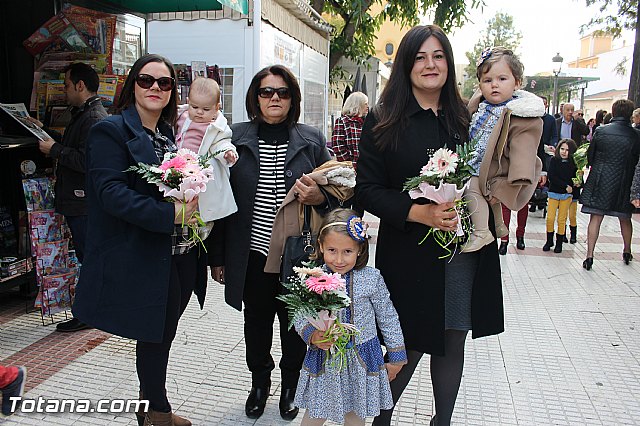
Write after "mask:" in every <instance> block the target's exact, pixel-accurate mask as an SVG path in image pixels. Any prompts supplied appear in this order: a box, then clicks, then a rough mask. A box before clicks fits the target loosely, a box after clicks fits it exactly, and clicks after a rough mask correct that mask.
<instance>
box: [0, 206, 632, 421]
mask: <svg viewBox="0 0 640 426" xmlns="http://www.w3.org/2000/svg"><path fill="white" fill-rule="evenodd" d="M587 222H588V216H585V215H581V214H579V224H578V228H579V231H578V232H579V241H578V243H577V244H575V245H572V244H565V245H564V247H565V249H564V251H563V253H562V254H560V255H556V254H554V253H553V252H551V253H545V252H543V251H542V250H541V247H542V245H543V244H544V241H545V238H546V236H545V228H544V219H543V218H542V216H541V212H536V213H532V214H531V216H530V218H529V222H528V226H527V234H526V243H527V248H526V249H525V250H523V251H521V250H516V249H515V247H514V246H513V244H514V243H515V238H514V237H513V233H514V231H515V215H514V217H513V221H512V224H511V227H512V239H513V240H512V245H510V247H509V253H508V254H507V255H506V256H503V257H501V263H502V271H503V283H504V284H503V287H504V296H505V298H504V304H505V323H506V331H505V332H504V333H503V334H501V335H499V336H493V337H488V338H483V339H478V340H472V339H471V338H469V339H468V341H467V347H466V348H467V350H466V357H465V370H464V377H463V380H462V386H461V389H460V394H459V397H458V402H457V405H456V410H455V412H454V417H453V424H455V425H634V424H640V365H639V361H640V335H639V327H640V324H639V320H640V280H639V279H638V278H639V277H640V274H639V272H640V255H639V256H638V258H637V259H636V260H634V261H632V262H631V265H628V266H627V265H624V263H623V262H622V260H621V254H620V252H621V251H622V242H621V237H620V235H619V227H618V222H617V220H616V219H613V218H605V221H604V222H603V226H602V231H601V234H600V235H601V236H600V239H599V241H598V245H597V250H596V254H595V261H594V266H593V270H592V271H590V272H587V271H585V270H584V269H582V266H581V264H582V260H583V258H584V253H585V252H586V241H585V240H586V224H587ZM638 224H639V222H638V220H637V219H636V218H634V225H635V226H636V227H638ZM375 230H376V229H375V227H374V228H373V233H374V234H375ZM373 241H374V242H375V239H374V240H373ZM634 247H636V248H638V247H640V240H638V239H634ZM372 248H373V249H374V250H375V246H373V247H372ZM425 273H428V271H425ZM276 340H277V339H276ZM279 350H280V348H279V346H278V345H277V344H274V354H275V356H276V358H279ZM244 351H245V347H244V341H243V338H242V314H241V313H240V312H237V311H235V310H234V309H232V308H230V307H228V306H227V305H225V303H224V300H223V288H222V287H221V286H220V285H219V284H217V283H215V282H213V281H211V282H210V285H209V290H208V295H207V301H206V305H205V309H204V310H200V309H199V307H198V305H197V302H196V300H195V298H193V299H192V300H191V304H190V305H189V307H188V308H187V311H186V312H185V314H184V316H183V318H182V320H181V322H180V327H179V329H178V334H177V337H176V340H175V342H174V345H173V349H172V353H171V360H170V363H169V373H168V374H169V378H168V383H167V388H168V393H169V399H170V401H171V402H172V404H173V408H174V409H175V410H177V412H178V414H180V415H182V416H184V417H187V418H189V419H190V420H191V421H193V423H194V424H195V425H283V426H284V425H298V424H299V422H300V418H301V417H302V416H299V417H298V419H296V420H295V421H293V422H285V421H283V420H282V419H280V416H279V414H278V397H279V395H280V385H279V377H278V374H277V372H274V374H273V377H272V379H273V385H272V389H271V391H272V394H273V396H272V397H271V398H270V399H269V401H268V404H267V409H266V411H265V414H264V415H263V416H262V417H261V418H260V419H259V420H257V421H254V420H250V419H247V418H246V416H245V415H244V401H245V399H246V397H247V395H248V389H249V387H250V376H249V374H248V372H247V369H246V366H245V362H244ZM0 359H2V361H0V362H1V363H2V364H6V363H11V364H15V363H18V364H25V365H27V367H28V368H29V381H28V386H27V390H28V392H27V393H26V398H32V399H37V398H38V397H42V398H45V399H51V398H87V399H90V400H92V401H94V402H95V401H97V400H99V399H118V398H122V399H129V398H136V397H137V389H138V382H137V376H136V373H135V343H134V342H132V341H130V340H128V339H123V338H120V337H117V336H111V335H109V334H106V333H103V332H101V331H98V330H88V331H82V332H78V333H72V334H71V335H69V334H61V333H56V332H55V331H54V326H52V325H48V326H43V325H42V323H41V319H40V315H39V314H38V313H37V312H31V313H25V310H24V301H23V300H20V299H17V298H14V297H8V296H7V295H6V294H0ZM276 362H277V359H276ZM432 412H433V397H432V393H431V383H430V377H429V363H428V357H425V359H424V360H423V361H422V363H421V364H420V366H419V368H418V370H417V371H416V374H415V375H414V378H413V380H412V382H411V383H410V385H409V387H408V388H407V390H406V392H405V394H404V395H403V398H402V399H401V400H400V402H399V404H398V407H397V409H396V415H395V417H394V424H396V425H428V424H429V420H430V418H431V415H432ZM2 423H4V424H7V425H13V424H25V425H107V424H109V425H114V424H115V425H135V424H137V423H136V422H135V418H134V416H133V414H131V413H122V414H109V413H97V412H93V413H61V414H53V413H25V412H19V413H17V414H16V415H14V416H12V417H10V418H7V419H6V420H4V421H3V420H2V419H0V424H2ZM368 424H370V421H369V422H368Z"/></svg>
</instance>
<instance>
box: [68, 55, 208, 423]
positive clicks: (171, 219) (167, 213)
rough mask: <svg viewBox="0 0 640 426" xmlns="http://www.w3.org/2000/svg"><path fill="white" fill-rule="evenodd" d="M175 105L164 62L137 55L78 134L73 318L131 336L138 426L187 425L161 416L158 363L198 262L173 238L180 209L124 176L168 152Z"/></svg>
mask: <svg viewBox="0 0 640 426" xmlns="http://www.w3.org/2000/svg"><path fill="white" fill-rule="evenodd" d="M176 99H177V91H176V89H175V71H174V69H173V65H172V64H171V62H169V61H168V60H167V59H165V58H163V57H162V56H159V55H145V56H143V57H141V58H140V59H138V60H137V61H136V62H135V64H134V65H133V67H132V68H131V71H130V73H129V76H128V77H127V80H126V81H125V83H124V87H123V89H122V94H121V96H120V99H119V100H118V110H119V114H116V115H113V116H111V117H108V118H106V119H104V120H102V121H101V122H99V123H97V124H96V125H95V126H93V127H92V129H91V131H90V133H89V137H88V138H87V189H86V191H87V198H88V203H87V204H88V209H89V218H88V224H87V244H86V253H85V257H84V263H83V264H82V274H81V277H80V281H79V283H78V286H77V288H76V296H75V302H74V304H73V314H74V316H76V317H78V318H79V319H80V320H81V321H82V322H84V323H86V324H89V325H92V326H94V327H96V328H99V329H101V330H104V331H107V332H109V333H113V334H116V335H119V336H123V337H128V338H130V339H136V340H137V343H136V368H137V371H138V378H139V380H140V392H141V395H140V396H141V398H143V399H147V400H149V412H147V413H146V415H145V414H144V413H136V414H137V415H138V422H139V424H141V425H142V424H144V425H152V424H153V425H183V426H185V425H190V424H191V422H189V421H188V420H186V419H183V418H180V417H178V416H176V415H175V414H172V413H171V405H170V404H169V401H168V400H167V396H166V388H165V382H166V376H167V364H168V362H169V350H170V349H171V343H172V341H173V339H174V337H175V334H176V329H177V327H178V320H179V319H180V316H181V315H182V313H183V312H184V310H185V308H186V306H187V304H188V302H189V299H190V297H191V293H192V292H194V291H195V292H196V294H197V295H198V299H199V300H200V303H201V306H202V303H203V301H204V295H205V290H206V283H207V262H206V259H205V257H204V256H200V253H199V252H200V250H198V249H197V248H195V249H192V248H193V246H192V245H190V244H188V243H186V242H185V241H184V240H183V239H182V236H181V234H182V229H183V228H182V226H181V225H180V224H181V223H182V217H183V216H182V208H183V205H182V203H180V202H173V203H172V202H167V201H164V197H163V196H162V194H161V193H160V191H159V190H158V187H157V186H156V185H155V184H151V183H148V182H147V181H146V180H145V179H143V178H142V177H141V176H140V175H138V174H137V173H134V172H126V171H125V170H127V169H128V168H129V167H130V166H132V165H137V164H138V163H145V164H160V162H161V159H162V158H163V156H164V153H166V152H170V151H174V150H176V146H175V144H174V142H173V141H174V139H173V124H174V123H175V120H176V116H177V105H176ZM197 206H198V200H197V198H196V199H194V200H193V201H192V202H190V203H188V204H185V205H184V208H185V217H187V218H188V217H191V215H192V213H193V212H194V211H195V209H196V208H197ZM178 235H180V236H178Z"/></svg>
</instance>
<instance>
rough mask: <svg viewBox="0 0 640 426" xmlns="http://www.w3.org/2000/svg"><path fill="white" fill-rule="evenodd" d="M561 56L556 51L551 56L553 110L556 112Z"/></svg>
mask: <svg viewBox="0 0 640 426" xmlns="http://www.w3.org/2000/svg"><path fill="white" fill-rule="evenodd" d="M562 60H563V58H562V56H560V52H558V53H556V56H554V57H553V58H551V61H552V62H553V112H554V113H557V112H558V75H559V74H560V70H561V69H562Z"/></svg>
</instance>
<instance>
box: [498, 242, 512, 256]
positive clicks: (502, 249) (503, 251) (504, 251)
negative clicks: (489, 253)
mask: <svg viewBox="0 0 640 426" xmlns="http://www.w3.org/2000/svg"><path fill="white" fill-rule="evenodd" d="M508 246H509V241H500V248H498V254H499V255H500V256H504V255H505V254H507V247H508Z"/></svg>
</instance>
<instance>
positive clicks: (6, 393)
mask: <svg viewBox="0 0 640 426" xmlns="http://www.w3.org/2000/svg"><path fill="white" fill-rule="evenodd" d="M26 383H27V367H23V366H14V365H0V393H2V415H3V416H4V417H7V416H10V415H12V414H13V413H15V411H16V409H17V408H18V407H19V406H20V403H21V401H20V400H19V401H17V402H14V401H12V400H11V399H12V398H20V397H22V395H23V394H24V385H25V384H26ZM14 404H15V405H14Z"/></svg>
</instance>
